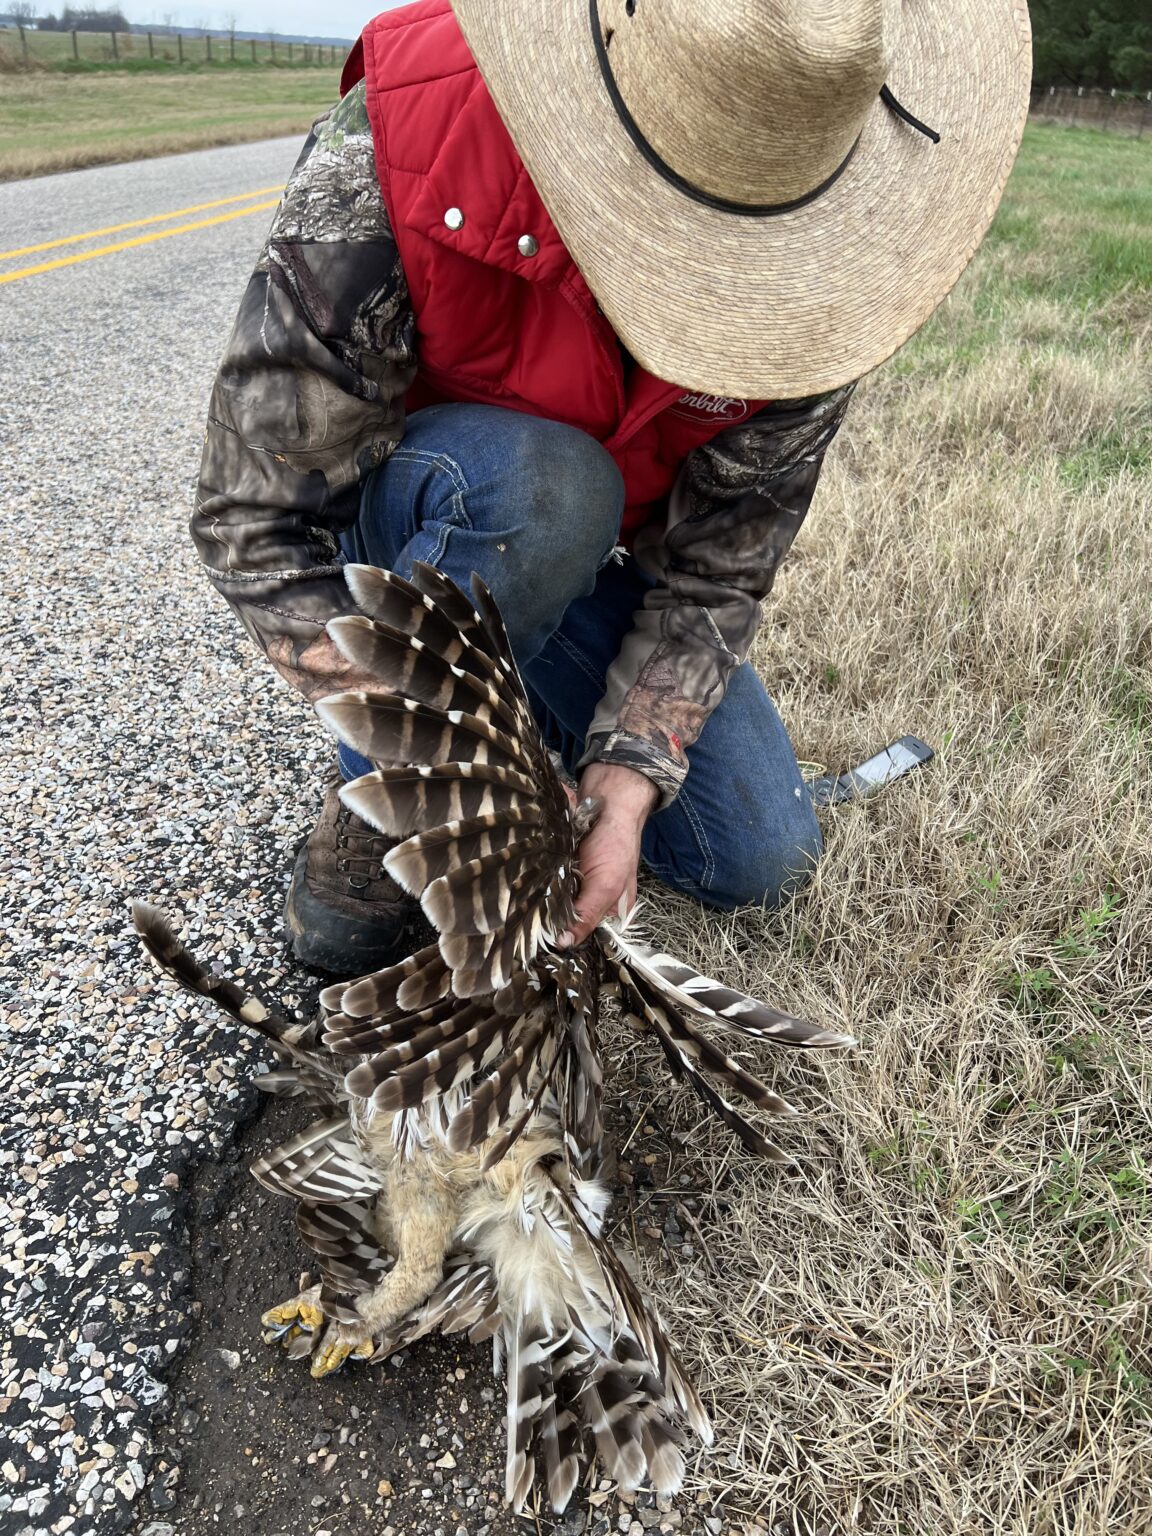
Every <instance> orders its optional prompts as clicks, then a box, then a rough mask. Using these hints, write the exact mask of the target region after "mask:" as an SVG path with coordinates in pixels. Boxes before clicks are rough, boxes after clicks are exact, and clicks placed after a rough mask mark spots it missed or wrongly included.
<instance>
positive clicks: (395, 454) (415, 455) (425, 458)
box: [390, 445, 472, 565]
mask: <svg viewBox="0 0 1152 1536" xmlns="http://www.w3.org/2000/svg"><path fill="white" fill-rule="evenodd" d="M396 460H400V461H401V462H402V463H406V464H413V463H416V464H424V465H427V466H428V467H430V468H432V469H437V470H439V471H440V472H441V474H445V475H447V476H448V478H449V479H450V480H451V482H452V486H453V491H452V495H451V497H450V498H449V502H450V505H451V507H452V510H453V513H454V516H452V517H451V518H450V519H449V518H445V517H443V516H442V515H441V516H440V517H435V518H431V519H429V521H430V522H434V523H443V524H445V525H446V526H445V528H444V531H443V533H442V534H441V536H440V539H439V541H438V543H437V546H436V553H435V555H434V557H433V560H432V564H433V565H435V564H437V563H438V562H439V561H440V560H441V559H442V558H443V555H444V550H445V548H446V546H447V543H448V533H449V531H450V530H451V529H452V528H471V527H472V519H471V518H470V517H469V516H468V508H467V507H466V506H465V504H464V497H465V496H466V495H467V494H468V491H469V490H470V489H471V487H470V486H469V484H468V481H467V479H466V478H465V475H464V471H463V470H462V469H461V468H460V465H459V463H458V462H457V460H456V459H453V458H450V457H449V456H448V454H446V453H431V452H429V450H428V449H427V448H408V447H404V446H403V445H401V446H400V447H399V448H395V449H393V451H392V454H391V457H390V462H393V461H396ZM424 526H425V527H427V526H428V524H427V523H425V524H424Z"/></svg>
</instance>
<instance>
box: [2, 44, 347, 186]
mask: <svg viewBox="0 0 1152 1536" xmlns="http://www.w3.org/2000/svg"><path fill="white" fill-rule="evenodd" d="M339 78H340V72H339V69H310V68H309V69H240V68H237V69H235V70H232V69H220V70H215V69H212V70H208V69H204V70H188V71H172V72H171V73H164V74H137V75H128V74H125V73H104V72H100V73H93V74H80V75H69V76H65V75H61V74H53V73H50V72H37V71H29V72H27V73H13V74H4V75H0V181H11V180H13V179H15V178H17V177H21V176H42V175H45V174H47V173H48V172H50V171H63V170H75V169H77V168H78V167H80V166H85V165H106V164H109V163H111V162H113V161H118V160H141V159H146V158H150V157H151V156H154V155H169V154H175V153H177V152H178V151H180V150H187V149H204V148H206V147H207V146H209V145H212V144H242V143H246V142H248V141H250V140H254V139H269V138H275V137H276V136H277V135H278V134H289V133H300V134H303V133H304V132H305V131H306V130H307V128H308V126H309V124H310V123H311V122H312V120H313V119H314V118H315V117H317V116H318V115H319V113H321V112H322V111H324V109H325V108H326V107H327V106H329V105H330V104H331V103H332V102H333V101H334V100H335V99H336V95H337V90H338V84H339Z"/></svg>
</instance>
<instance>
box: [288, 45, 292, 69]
mask: <svg viewBox="0 0 1152 1536" xmlns="http://www.w3.org/2000/svg"><path fill="white" fill-rule="evenodd" d="M288 62H289V64H291V62H292V44H291V43H289V44H288Z"/></svg>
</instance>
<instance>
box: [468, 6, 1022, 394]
mask: <svg viewBox="0 0 1152 1536" xmlns="http://www.w3.org/2000/svg"><path fill="white" fill-rule="evenodd" d="M453 9H454V10H455V13H456V17H457V20H458V21H459V24H460V27H461V29H462V30H463V32H464V36H465V38H466V39H467V41H468V45H469V47H470V48H471V50H472V53H473V55H474V56H475V59H476V62H477V64H478V65H479V68H480V72H481V74H482V75H483V77H484V80H485V83H486V84H487V86H488V89H489V91H490V92H491V95H492V97H493V100H494V101H495V103H496V106H497V108H498V109H499V111H500V114H501V116H502V117H503V119H504V122H505V123H506V125H507V128H508V131H509V133H510V134H511V136H512V140H513V142H514V143H515V145H516V148H517V150H518V151H519V154H520V157H521V159H522V160H523V162H524V164H525V166H526V167H527V170H528V173H529V175H530V176H531V177H532V180H533V182H534V183H535V184H536V187H537V190H538V191H539V193H540V195H541V197H542V198H543V200H544V203H545V206H546V207H547V209H548V211H549V213H550V214H551V216H552V219H553V222H554V223H555V225H556V227H557V229H558V230H559V232H560V235H561V237H562V238H563V240H564V242H565V244H566V245H567V247H568V249H569V251H570V252H571V254H572V256H573V258H574V260H575V261H576V264H577V265H578V266H579V268H580V270H581V272H582V273H583V274H584V277H585V279H586V280H587V282H588V286H589V287H590V288H591V289H592V292H593V293H594V294H595V296H596V298H597V300H598V301H599V303H600V305H601V307H602V308H603V310H604V312H605V314H606V315H607V316H608V318H609V320H610V321H611V322H612V325H613V327H614V328H615V330H616V333H617V335H618V336H619V337H620V339H621V340H622V341H623V342H624V344H625V345H626V346H627V347H628V349H629V351H630V352H631V353H632V354H633V356H634V357H636V358H637V360H638V361H639V362H640V363H642V364H643V365H644V367H646V368H647V369H649V370H650V371H651V372H653V373H655V374H657V375H659V376H660V377H662V378H665V379H668V380H671V381H673V382H675V383H678V384H684V385H686V386H688V387H690V388H693V389H699V390H706V391H709V392H712V393H715V394H723V395H732V396H738V397H740V398H749V399H751V398H755V399H773V398H775V399H780V398H785V397H789V398H795V397H798V396H802V395H807V394H813V393H816V392H818V391H821V390H826V389H832V388H835V387H836V386H838V385H840V384H844V383H846V382H848V381H849V380H850V379H854V378H857V377H858V376H859V375H860V374H862V373H864V372H866V371H867V370H868V369H869V368H874V367H875V366H876V365H877V364H878V363H880V362H882V361H883V360H884V359H885V358H886V357H889V356H891V354H892V353H893V352H895V351H896V349H897V347H899V346H901V345H902V344H903V343H904V342H905V341H907V339H908V338H909V336H911V335H912V333H913V332H914V331H915V330H917V328H918V327H919V326H921V325H922V324H923V323H924V321H925V320H926V319H927V318H928V316H929V315H930V314H931V313H932V311H933V310H934V309H935V308H936V306H937V304H939V303H940V301H941V300H942V299H943V298H944V297H945V295H946V294H947V293H948V291H949V289H950V288H951V287H952V285H953V284H954V283H955V281H956V279H957V278H958V277H959V276H960V274H961V272H962V271H963V270H964V267H965V266H966V264H967V262H968V260H969V258H970V257H971V255H972V253H973V252H974V251H975V249H976V247H977V246H978V245H979V243H980V240H981V238H982V236H983V234H984V231H985V230H986V229H987V227H988V224H989V223H990V221H991V219H992V215H993V213H994V212H995V211H996V205H997V203H998V202H999V200H1000V194H1001V192H1002V191H1003V189H1004V183H1005V181H1006V180H1007V178H1008V172H1009V171H1010V170H1011V168H1012V162H1013V160H1014V158H1015V155H1016V150H1017V147H1018V146H1019V142H1020V135H1021V133H1022V131H1023V127H1024V120H1025V117H1026V115H1027V111H1028V93H1029V83H1030V75H1031V48H1030V29H1029V24H1028V10H1027V6H1026V4H1025V0H903V3H902V4H901V3H900V0H453Z"/></svg>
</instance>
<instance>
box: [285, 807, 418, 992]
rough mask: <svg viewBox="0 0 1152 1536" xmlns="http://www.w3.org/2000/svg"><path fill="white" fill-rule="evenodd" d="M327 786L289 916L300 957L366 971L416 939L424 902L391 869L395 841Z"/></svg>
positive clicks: (340, 970)
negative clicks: (387, 870)
mask: <svg viewBox="0 0 1152 1536" xmlns="http://www.w3.org/2000/svg"><path fill="white" fill-rule="evenodd" d="M339 788H340V783H339V780H337V781H336V782H334V783H333V784H331V785H330V786H329V789H328V793H327V794H326V795H325V797H324V809H323V810H322V811H321V812H320V819H319V821H318V822H317V823H316V825H315V827H314V828H313V829H312V835H311V836H310V837H309V839H308V841H307V842H306V843H305V844H304V846H303V848H301V850H300V852H299V854H297V856H296V866H295V868H294V869H293V871H292V883H291V885H289V887H288V899H287V901H286V903H285V905H284V922H285V925H286V927H287V929H288V937H289V939H290V941H291V944H292V951H293V953H294V954H295V956H296V958H297V959H298V960H300V961H302V962H303V964H304V965H310V966H313V967H314V968H315V969H317V970H321V971H330V972H332V974H333V975H337V976H362V975H364V974H365V973H366V972H368V971H379V970H382V969H383V968H384V967H385V966H388V965H394V964H395V963H396V961H397V960H403V959H404V958H405V957H406V956H407V955H409V954H411V953H412V951H413V949H414V948H415V947H416V942H415V941H416V937H417V935H418V933H419V932H420V930H421V929H422V926H423V923H424V919H423V914H422V913H421V911H420V907H419V905H418V903H417V902H416V901H414V900H413V898H412V897H411V896H408V895H407V894H406V893H405V892H404V891H402V890H401V889H400V887H399V886H398V885H397V884H396V882H395V880H393V879H392V878H391V876H390V875H388V874H386V873H385V870H384V865H383V860H384V855H385V854H386V853H387V852H388V851H389V849H391V848H394V847H395V846H396V842H397V840H396V839H395V838H390V837H385V836H384V834H383V833H381V832H377V831H376V829H375V827H371V826H369V825H368V823H367V822H366V821H363V820H361V818H360V817H359V816H356V815H354V814H353V813H352V812H351V811H350V810H349V809H348V808H347V806H344V805H342V804H341V803H340V796H339Z"/></svg>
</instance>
